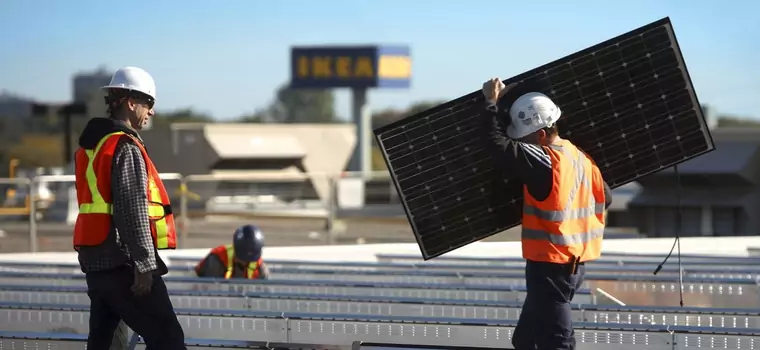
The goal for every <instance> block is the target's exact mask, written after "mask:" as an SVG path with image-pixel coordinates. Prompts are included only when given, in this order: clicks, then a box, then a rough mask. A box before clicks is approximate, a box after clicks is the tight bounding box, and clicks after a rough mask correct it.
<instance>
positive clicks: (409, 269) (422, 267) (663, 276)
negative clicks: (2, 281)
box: [0, 258, 760, 281]
mask: <svg viewBox="0 0 760 350" xmlns="http://www.w3.org/2000/svg"><path fill="white" fill-rule="evenodd" d="M171 262H172V266H170V267H169V272H170V273H171V275H173V276H194V275H195V271H194V267H195V264H196V263H197V261H196V260H192V261H191V260H181V259H179V260H178V259H175V258H172V259H171ZM267 266H269V268H270V270H271V271H272V272H275V273H279V274H281V273H290V271H293V270H301V271H298V272H302V271H303V272H309V271H315V270H316V271H319V270H330V271H348V273H353V272H355V271H370V272H374V273H378V274H383V273H385V274H394V275H397V274H399V273H402V274H426V273H431V274H435V273H443V274H449V275H451V274H465V275H470V276H488V277H490V276H493V277H498V276H499V275H510V274H511V275H519V276H524V271H525V265H524V264H520V265H504V266H496V265H465V264H408V263H371V262H369V263H368V262H316V261H315V262H312V261H289V260H271V261H269V260H268V261H267ZM683 270H684V274H685V277H687V278H699V279H704V278H720V279H744V280H754V279H757V278H759V277H760V270H758V268H757V266H751V267H750V266H744V267H742V266H728V267H726V266H711V267H710V268H705V267H702V268H691V267H689V266H685V267H684V268H683ZM0 271H9V272H23V271H33V272H47V273H81V269H80V267H79V265H78V264H76V263H29V262H0ZM652 271H654V269H653V268H652V267H651V266H642V265H637V266H628V265H625V266H614V265H595V264H589V265H588V268H587V273H588V274H589V276H597V277H594V278H593V279H596V280H599V279H605V278H604V276H614V277H615V279H620V278H622V277H623V276H629V275H630V276H634V277H632V278H633V279H637V280H641V279H642V278H645V279H646V278H652V279H647V280H652V281H662V280H675V279H676V278H677V277H678V272H679V270H678V266H666V267H665V268H663V269H662V270H661V271H660V272H659V273H658V274H657V276H653V275H652ZM415 280H416V278H415Z"/></svg>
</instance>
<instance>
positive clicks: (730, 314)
mask: <svg viewBox="0 0 760 350" xmlns="http://www.w3.org/2000/svg"><path fill="white" fill-rule="evenodd" d="M169 293H170V298H171V301H172V304H173V305H174V307H176V308H183V309H204V310H217V311H218V310H251V311H270V312H307V313H314V314H320V313H345V314H360V315H380V316H388V317H442V318H463V319H472V318H474V319H499V320H516V319H518V317H519V315H520V309H521V306H522V304H521V303H519V302H508V301H466V300H447V299H440V300H430V299H425V298H400V297H396V298H393V297H371V296H340V295H312V294H293V293H290V294H271V293H245V294H239V293H234V292H198V291H175V290H170V291H169ZM0 302H12V303H26V304H70V305H83V306H86V305H89V302H90V300H89V297H88V296H87V290H86V288H85V287H50V286H3V285H0ZM573 310H574V311H573V320H574V321H575V322H591V323H614V324H639V325H653V324H654V325H678V326H696V327H716V328H753V329H755V328H757V329H760V309H727V308H693V307H684V308H681V307H613V306H600V305H591V304H573Z"/></svg>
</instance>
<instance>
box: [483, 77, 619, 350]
mask: <svg viewBox="0 0 760 350" xmlns="http://www.w3.org/2000/svg"><path fill="white" fill-rule="evenodd" d="M483 95H484V96H485V97H486V101H487V104H486V111H487V113H488V114H489V115H490V116H489V117H488V118H486V119H487V123H488V125H487V129H488V130H489V136H490V139H491V141H492V142H491V143H492V145H493V147H492V151H493V159H495V160H496V166H497V167H501V170H502V171H504V172H505V173H506V172H509V173H513V174H516V175H517V178H518V179H519V180H520V181H521V183H522V185H523V197H524V199H523V213H522V256H523V258H525V259H526V263H525V279H526V286H527V296H526V298H525V301H524V304H523V308H522V312H521V314H520V319H519V321H518V323H517V327H516V328H515V331H514V335H513V337H512V345H513V346H514V347H515V349H517V350H535V349H538V350H555V349H568V350H572V349H574V348H575V332H574V330H573V324H572V314H571V308H570V302H571V301H572V300H573V296H574V295H575V292H576V291H577V290H578V289H579V288H580V287H581V284H582V283H583V279H584V276H585V269H586V267H585V264H586V262H589V261H592V260H595V259H598V258H599V256H600V255H601V250H602V238H603V234H604V227H605V217H604V211H605V209H606V208H607V207H608V206H609V205H610V202H611V197H610V189H609V186H608V185H607V184H606V183H605V181H604V180H603V179H602V174H601V172H600V170H599V167H597V165H596V164H595V163H594V160H593V159H591V157H590V156H588V155H587V154H586V153H584V152H583V151H582V150H580V149H579V148H578V147H576V146H575V145H573V144H572V143H571V142H570V141H568V140H565V139H562V138H561V137H559V134H558V129H557V124H556V122H557V120H558V119H559V117H560V116H561V115H562V111H561V110H560V108H559V106H557V105H555V104H554V102H553V101H552V100H551V99H550V98H549V97H547V96H546V95H544V94H542V93H540V92H537V91H536V89H534V88H531V87H530V86H529V85H524V84H523V85H522V86H520V85H517V84H513V85H510V86H509V87H507V86H505V85H504V83H502V82H501V80H499V79H498V78H494V79H491V80H488V81H486V82H485V83H483Z"/></svg>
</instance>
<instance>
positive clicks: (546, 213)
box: [522, 145, 605, 246]
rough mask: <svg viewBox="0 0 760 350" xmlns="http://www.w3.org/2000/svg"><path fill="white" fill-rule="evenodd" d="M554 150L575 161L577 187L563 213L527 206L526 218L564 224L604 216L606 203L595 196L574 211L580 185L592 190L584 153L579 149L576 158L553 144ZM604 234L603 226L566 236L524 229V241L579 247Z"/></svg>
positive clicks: (525, 207) (573, 189)
mask: <svg viewBox="0 0 760 350" xmlns="http://www.w3.org/2000/svg"><path fill="white" fill-rule="evenodd" d="M549 147H551V148H552V149H555V150H558V151H562V153H564V154H565V156H567V157H568V158H570V159H572V164H573V171H574V172H575V184H574V186H573V188H572V190H570V193H569V196H568V198H567V201H566V202H565V205H564V206H563V207H562V208H564V209H563V210H543V209H540V208H538V207H535V206H532V205H530V204H528V203H527V202H526V203H525V205H524V207H523V215H533V216H535V217H537V218H539V219H541V220H545V221H553V222H561V221H569V220H578V219H588V218H590V217H593V216H596V215H598V214H600V215H604V206H605V203H604V202H596V201H595V198H594V196H593V195H591V196H589V201H588V203H587V204H586V206H585V207H581V208H572V205H573V203H574V201H575V197H576V196H577V195H578V192H579V191H580V188H581V184H582V185H583V186H585V188H587V189H590V188H591V179H589V178H588V177H586V173H587V172H586V171H585V169H584V167H583V161H584V153H583V152H581V151H580V150H578V149H576V153H577V155H576V156H575V157H573V155H572V154H570V151H568V150H567V148H566V147H561V146H558V145H550V146H549ZM603 235H604V227H601V228H596V229H591V230H589V231H588V232H573V233H570V234H566V235H559V234H554V233H551V232H547V231H544V230H540V229H531V228H525V227H523V229H522V237H523V238H525V239H533V240H548V241H549V242H551V243H553V244H556V245H563V246H572V245H579V244H586V243H588V242H591V241H593V240H595V239H599V238H602V237H603Z"/></svg>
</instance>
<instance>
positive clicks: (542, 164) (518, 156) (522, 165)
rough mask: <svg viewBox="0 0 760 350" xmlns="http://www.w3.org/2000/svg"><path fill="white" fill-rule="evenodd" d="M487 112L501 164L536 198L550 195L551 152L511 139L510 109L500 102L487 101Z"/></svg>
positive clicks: (607, 192) (606, 196) (608, 193)
mask: <svg viewBox="0 0 760 350" xmlns="http://www.w3.org/2000/svg"><path fill="white" fill-rule="evenodd" d="M486 112H487V114H488V118H486V119H487V125H486V126H485V127H486V129H487V130H488V137H489V138H490V140H491V144H492V145H493V147H491V151H492V152H493V155H494V158H495V159H499V162H497V164H498V166H500V167H503V168H504V169H505V170H506V169H509V171H513V172H514V173H515V174H516V175H517V178H518V179H520V181H521V182H522V183H523V184H524V185H525V187H527V189H528V193H530V195H531V196H533V198H535V199H536V200H539V201H542V200H544V199H546V198H547V197H549V194H550V193H551V191H552V186H553V185H554V181H553V180H554V179H553V178H552V176H553V175H552V164H551V158H549V154H548V153H546V151H544V149H543V147H540V146H537V145H532V144H529V143H524V142H520V141H515V140H511V139H510V138H509V137H508V136H507V134H506V126H505V125H504V122H502V121H503V120H505V119H506V120H508V118H509V114H508V113H507V111H500V110H499V107H498V106H497V105H495V104H490V103H488V104H487V105H486ZM604 202H605V208H609V206H610V204H611V203H612V195H611V190H610V186H609V185H607V183H606V182H605V183H604Z"/></svg>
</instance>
